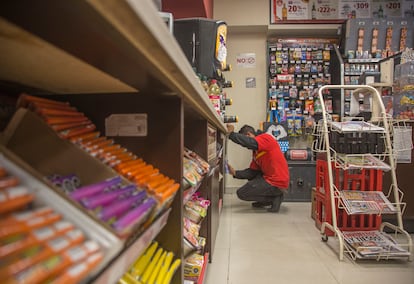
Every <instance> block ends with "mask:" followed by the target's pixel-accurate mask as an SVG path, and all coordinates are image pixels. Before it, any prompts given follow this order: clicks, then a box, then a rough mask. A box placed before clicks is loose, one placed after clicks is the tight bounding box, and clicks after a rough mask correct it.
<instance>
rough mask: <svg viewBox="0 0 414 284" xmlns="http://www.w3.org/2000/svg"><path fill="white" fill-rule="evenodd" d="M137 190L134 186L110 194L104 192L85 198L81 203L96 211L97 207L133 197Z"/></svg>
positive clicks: (109, 192)
mask: <svg viewBox="0 0 414 284" xmlns="http://www.w3.org/2000/svg"><path fill="white" fill-rule="evenodd" d="M136 190H137V187H136V186H135V185H133V184H131V185H127V186H124V187H121V188H119V189H115V190H112V191H108V192H103V193H100V194H97V195H94V196H90V197H87V198H83V199H82V200H81V203H82V205H83V206H85V207H86V208H88V209H95V208H97V207H102V206H106V205H108V204H110V203H112V202H115V201H116V200H121V199H124V198H126V197H128V196H130V195H132V194H133V193H134V192H135V191H136Z"/></svg>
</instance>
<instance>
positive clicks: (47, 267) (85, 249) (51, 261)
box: [5, 240, 99, 284]
mask: <svg viewBox="0 0 414 284" xmlns="http://www.w3.org/2000/svg"><path fill="white" fill-rule="evenodd" d="M98 250H99V245H98V244H97V243H96V242H94V241H90V240H89V241H85V242H84V243H83V244H80V245H77V246H75V247H71V248H69V249H67V250H65V251H63V252H62V253H60V254H57V255H54V256H51V257H49V258H47V259H46V260H44V261H42V262H40V263H38V264H36V265H33V266H31V267H30V268H28V269H26V270H24V271H22V272H20V273H18V274H17V275H14V276H13V277H10V278H8V279H6V280H5V282H6V283H10V284H15V283H16V284H17V283H44V282H45V281H46V280H47V279H50V278H53V277H56V276H57V275H59V274H61V273H62V272H63V271H64V270H65V269H67V268H68V267H70V266H72V265H74V264H76V263H78V262H80V261H83V260H84V259H86V258H87V257H88V256H90V255H92V254H93V253H95V252H97V251H98Z"/></svg>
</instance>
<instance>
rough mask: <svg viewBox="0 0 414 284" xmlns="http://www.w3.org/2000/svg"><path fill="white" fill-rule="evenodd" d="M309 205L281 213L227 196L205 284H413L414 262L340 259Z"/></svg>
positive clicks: (289, 205) (292, 206) (284, 206)
mask: <svg viewBox="0 0 414 284" xmlns="http://www.w3.org/2000/svg"><path fill="white" fill-rule="evenodd" d="M310 206H311V204H310V203H307V202H305V203H296V202H290V203H289V202H285V203H283V204H282V207H281V209H280V212H279V213H277V214H275V213H268V212H266V211H264V210H263V209H253V208H252V207H251V205H250V203H248V202H244V201H240V200H239V199H238V198H237V196H236V195H235V194H225V197H224V205H223V209H222V212H221V215H220V226H219V231H218V234H217V239H216V247H215V250H214V252H213V260H212V262H211V263H209V264H208V266H207V275H206V278H205V282H204V283H206V284H276V283H278V284H279V283H280V284H283V283H287V284H296V283H298V284H299V283H300V284H302V283H306V284H308V283H309V284H311V283H315V284H338V283H340V284H358V283H364V284H371V283H375V284H382V283H384V284H414V262H408V261H406V260H388V261H380V262H377V261H358V262H354V261H352V260H350V259H349V258H348V257H346V256H345V257H344V260H343V261H339V259H338V253H337V252H338V250H339V246H338V241H337V238H333V237H331V238H329V240H328V242H327V243H324V242H322V241H321V237H320V233H319V231H318V230H317V229H316V227H315V225H314V221H313V219H311V217H310Z"/></svg>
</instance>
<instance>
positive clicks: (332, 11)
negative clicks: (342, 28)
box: [310, 0, 338, 20]
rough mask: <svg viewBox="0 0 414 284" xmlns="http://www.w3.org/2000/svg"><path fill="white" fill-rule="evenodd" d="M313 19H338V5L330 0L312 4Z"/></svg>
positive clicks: (321, 0) (320, 0)
mask: <svg viewBox="0 0 414 284" xmlns="http://www.w3.org/2000/svg"><path fill="white" fill-rule="evenodd" d="M310 18H311V19H319V20H327V19H338V3H337V2H335V1H330V0H319V1H316V2H315V3H314V4H312V8H311V16H310Z"/></svg>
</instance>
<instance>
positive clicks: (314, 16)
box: [311, 3, 316, 20]
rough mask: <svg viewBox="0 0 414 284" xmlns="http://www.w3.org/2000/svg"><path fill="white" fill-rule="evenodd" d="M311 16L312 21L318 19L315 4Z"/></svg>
mask: <svg viewBox="0 0 414 284" xmlns="http://www.w3.org/2000/svg"><path fill="white" fill-rule="evenodd" d="M311 15H312V20H315V19H316V8H315V3H313V4H312V12H311Z"/></svg>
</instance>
